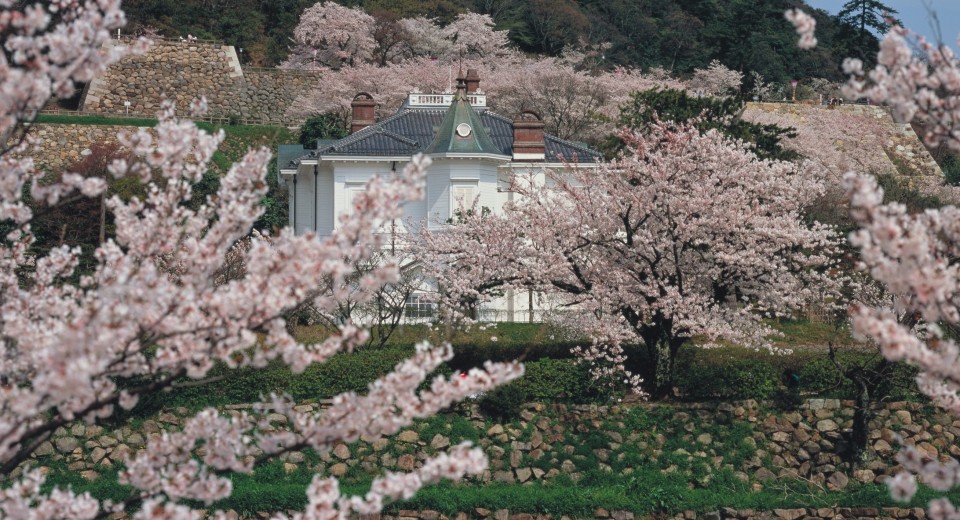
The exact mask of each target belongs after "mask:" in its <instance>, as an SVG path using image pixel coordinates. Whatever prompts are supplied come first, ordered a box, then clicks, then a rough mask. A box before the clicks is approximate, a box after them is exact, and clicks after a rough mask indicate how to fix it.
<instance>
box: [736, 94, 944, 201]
mask: <svg viewBox="0 0 960 520" xmlns="http://www.w3.org/2000/svg"><path fill="white" fill-rule="evenodd" d="M747 110H761V111H764V112H774V113H779V114H783V115H788V116H792V117H793V118H794V119H795V120H796V121H797V123H796V126H802V125H803V124H804V114H805V113H806V112H808V111H811V110H836V111H842V112H850V113H854V114H858V115H869V116H871V117H874V118H876V119H877V120H879V122H880V123H881V124H883V125H884V126H886V127H888V128H889V130H890V141H889V142H888V143H886V146H885V147H884V149H883V150H876V152H877V153H878V154H881V155H884V154H885V155H886V158H887V160H888V162H889V172H890V173H894V174H900V175H903V176H909V177H929V178H933V179H935V184H940V183H941V182H942V179H943V171H942V170H941V169H940V167H939V166H938V165H937V162H936V161H935V160H934V159H933V156H932V155H930V152H929V151H928V150H927V148H926V147H925V146H924V145H923V142H922V141H921V140H920V137H919V136H918V135H917V133H916V132H915V131H914V130H913V128H912V127H911V126H910V125H909V124H904V123H900V122H898V121H896V120H895V119H894V117H893V115H892V114H891V112H890V110H889V109H888V108H886V107H881V106H876V105H857V104H847V105H840V106H832V107H823V106H820V105H805V104H802V103H797V104H792V103H747Z"/></svg>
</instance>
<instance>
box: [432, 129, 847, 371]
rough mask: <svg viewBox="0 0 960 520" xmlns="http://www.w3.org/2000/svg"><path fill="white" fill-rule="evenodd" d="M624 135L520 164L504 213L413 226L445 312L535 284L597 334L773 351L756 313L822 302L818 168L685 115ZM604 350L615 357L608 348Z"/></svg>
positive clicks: (470, 308)
mask: <svg viewBox="0 0 960 520" xmlns="http://www.w3.org/2000/svg"><path fill="white" fill-rule="evenodd" d="M621 137H622V138H623V139H624V140H625V142H626V143H627V153H625V154H624V155H623V156H621V157H619V158H617V159H616V160H614V161H612V162H610V163H607V164H600V165H598V167H586V166H585V165H581V166H578V165H575V164H573V165H570V171H563V170H561V171H549V172H547V173H546V179H544V178H543V176H542V175H541V174H537V173H536V172H534V173H533V174H530V175H528V174H526V173H520V172H518V173H517V174H516V175H514V176H513V177H512V178H511V181H510V188H509V189H510V191H511V192H512V199H513V202H511V203H508V204H506V205H505V206H504V208H503V210H502V212H493V213H486V212H481V211H475V212H472V213H471V214H469V215H466V216H465V217H464V218H463V219H462V221H458V222H456V223H454V224H453V225H450V226H445V227H443V228H441V229H440V230H436V231H431V230H429V229H426V227H424V231H423V232H422V233H421V234H420V236H419V237H418V239H419V243H418V246H419V247H420V248H422V250H423V253H422V255H423V257H424V258H425V260H424V265H425V268H426V269H428V270H429V272H430V274H431V275H432V276H434V277H436V278H437V280H438V287H440V288H442V291H441V292H440V293H439V294H438V295H437V298H438V299H439V300H440V303H441V310H442V312H445V313H453V314H455V315H456V316H457V317H459V318H467V319H469V318H472V317H473V315H474V314H475V313H476V309H477V308H478V306H481V305H483V304H484V303H485V302H488V301H490V300H492V299H493V298H496V297H498V296H499V295H500V294H502V293H503V292H504V290H506V289H511V288H512V289H517V290H529V289H533V290H534V291H536V292H538V293H540V294H541V295H542V298H543V299H545V300H548V301H550V302H551V303H552V304H553V306H554V307H557V308H561V309H562V308H570V309H571V310H572V311H573V312H571V313H568V314H564V318H563V319H564V321H569V320H571V319H575V320H576V321H575V322H574V323H575V325H574V326H576V327H579V328H581V330H587V331H591V332H592V333H593V335H594V336H595V337H596V338H598V340H600V343H601V344H604V345H607V344H613V345H617V344H618V343H619V342H622V341H624V340H631V341H638V340H640V341H643V342H644V343H645V344H646V346H647V348H648V350H650V351H651V356H652V358H653V359H658V357H659V358H661V359H664V360H665V362H669V361H670V360H672V359H673V357H672V356H674V355H675V354H676V351H677V350H678V349H679V348H681V347H682V346H683V345H684V344H686V343H687V341H689V339H690V338H692V337H694V336H703V337H706V338H708V339H709V340H716V339H720V338H724V339H727V340H730V341H733V342H736V343H739V344H742V345H746V346H752V347H758V348H759V347H764V348H770V349H773V348H772V346H771V345H770V344H769V342H768V341H766V340H765V339H764V338H765V336H767V335H769V334H770V333H771V332H772V331H771V330H770V329H769V327H767V326H765V325H764V324H763V322H762V321H761V318H762V317H763V316H764V315H771V316H772V315H782V314H784V313H788V312H789V310H790V309H792V308H797V307H799V306H802V305H804V304H805V303H806V302H809V301H823V300H825V299H829V297H828V295H830V294H832V292H833V291H834V290H835V287H836V286H835V282H834V281H833V280H832V279H831V278H830V276H828V271H829V267H827V266H830V265H831V263H832V260H831V259H830V258H831V255H832V254H833V250H834V248H835V246H836V244H837V238H836V237H835V236H834V235H833V233H832V232H831V230H829V229H828V228H826V227H824V226H820V225H815V226H812V227H808V226H806V225H804V223H803V222H802V219H801V215H802V212H803V209H804V207H805V205H806V204H808V203H809V202H810V201H812V200H813V199H814V198H815V197H817V195H818V194H820V193H821V192H822V191H823V189H824V185H823V181H822V178H821V177H820V173H819V169H817V168H814V167H812V166H811V165H809V164H802V165H797V164H792V163H786V162H767V161H760V160H758V159H757V158H756V156H754V155H753V154H752V153H750V152H749V151H747V150H746V149H745V147H744V145H743V144H742V143H734V142H730V141H728V140H727V139H725V138H724V137H723V136H721V135H719V134H718V133H716V132H712V131H711V132H708V133H707V134H705V135H701V134H700V132H699V131H698V130H696V129H695V128H693V127H692V126H689V125H680V126H679V128H677V129H672V128H669V127H667V126H665V125H664V126H660V125H658V126H655V128H654V130H653V131H652V133H651V134H650V135H643V134H634V133H622V134H621ZM770 273H776V276H770ZM585 352H587V355H588V359H589V358H592V359H593V360H597V361H600V360H601V355H600V353H598V352H596V351H595V350H593V349H590V350H586V351H585ZM602 361H603V362H604V363H606V364H608V365H613V366H616V365H618V364H620V365H622V360H621V358H620V353H618V352H617V351H616V350H610V351H609V357H607V358H605V359H603V360H602ZM630 377H632V375H631V376H628V377H627V379H630ZM619 379H623V378H622V377H621V378H619ZM647 382H648V384H654V385H656V386H659V385H657V384H656V383H654V382H653V381H650V380H649V378H648V381H647Z"/></svg>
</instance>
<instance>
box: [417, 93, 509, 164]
mask: <svg viewBox="0 0 960 520" xmlns="http://www.w3.org/2000/svg"><path fill="white" fill-rule="evenodd" d="M458 129H459V131H458ZM426 153H427V154H428V155H444V154H454V155H475V154H490V155H498V156H503V151H502V150H500V149H499V148H497V147H496V145H494V144H493V140H492V139H490V134H489V132H487V129H486V128H484V126H483V123H482V122H481V120H480V115H479V114H477V112H476V110H474V109H473V107H472V106H470V102H469V101H468V100H467V95H466V90H465V89H464V88H458V89H457V93H456V95H455V96H454V97H453V103H451V104H450V108H449V109H447V113H446V115H445V116H444V117H443V123H441V124H440V129H439V130H437V134H436V136H435V137H434V138H433V142H431V143H430V146H429V147H427V150H426Z"/></svg>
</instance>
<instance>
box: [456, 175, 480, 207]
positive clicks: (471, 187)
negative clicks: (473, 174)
mask: <svg viewBox="0 0 960 520" xmlns="http://www.w3.org/2000/svg"><path fill="white" fill-rule="evenodd" d="M477 192H478V190H477V183H476V181H454V182H453V183H452V184H451V185H450V196H451V197H452V199H451V201H450V207H451V208H453V209H454V213H455V212H456V210H469V209H472V208H473V203H474V202H475V201H476V200H477Z"/></svg>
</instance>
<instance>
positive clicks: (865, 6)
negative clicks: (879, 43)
mask: <svg viewBox="0 0 960 520" xmlns="http://www.w3.org/2000/svg"><path fill="white" fill-rule="evenodd" d="M897 12H898V11H897V10H896V9H894V8H892V7H890V6H888V5H886V4H884V3H883V2H881V1H880V0H849V1H848V2H847V3H845V4H843V7H842V8H840V12H839V13H837V20H839V21H840V23H842V24H844V25H848V26H851V27H854V28H856V29H857V30H859V31H861V32H866V31H867V30H869V29H873V30H874V31H877V32H879V33H885V32H886V31H887V28H888V27H889V26H890V25H891V24H888V23H887V21H886V18H888V17H891V18H893V20H892V22H893V25H901V22H900V21H899V20H897V19H896V18H895V17H893V15H895V14H897Z"/></svg>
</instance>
